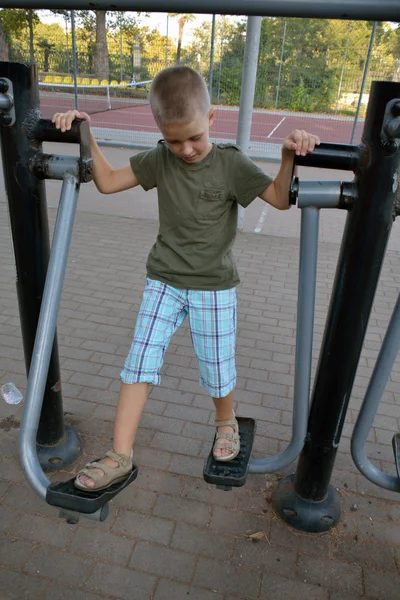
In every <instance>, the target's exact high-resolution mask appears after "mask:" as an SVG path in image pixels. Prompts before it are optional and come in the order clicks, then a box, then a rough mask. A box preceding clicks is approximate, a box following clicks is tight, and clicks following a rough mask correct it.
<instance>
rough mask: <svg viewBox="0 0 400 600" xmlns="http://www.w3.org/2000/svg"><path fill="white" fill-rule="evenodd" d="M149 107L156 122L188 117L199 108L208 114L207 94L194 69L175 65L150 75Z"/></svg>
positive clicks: (182, 119) (208, 102)
mask: <svg viewBox="0 0 400 600" xmlns="http://www.w3.org/2000/svg"><path fill="white" fill-rule="evenodd" d="M150 107H151V111H152V113H153V116H154V119H155V120H156V122H157V123H158V124H165V123H171V122H174V121H182V122H188V121H191V120H192V119H193V117H194V115H195V114H196V113H198V112H199V111H200V112H201V113H202V114H204V115H208V113H209V112H210V108H211V105H210V96H209V93H208V89H207V86H206V83H205V81H204V79H203V78H202V77H201V75H199V74H198V73H197V72H196V71H195V70H194V69H191V68H190V67H185V66H182V65H177V66H175V67H168V68H167V69H163V70H162V71H160V73H158V75H156V77H155V78H154V79H153V82H152V85H151V89H150Z"/></svg>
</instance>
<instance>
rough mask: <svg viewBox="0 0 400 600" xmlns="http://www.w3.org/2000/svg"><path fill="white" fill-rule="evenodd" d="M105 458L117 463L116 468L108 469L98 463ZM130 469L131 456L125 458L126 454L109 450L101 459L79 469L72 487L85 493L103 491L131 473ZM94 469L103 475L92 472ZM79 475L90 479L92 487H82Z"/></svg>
mask: <svg viewBox="0 0 400 600" xmlns="http://www.w3.org/2000/svg"><path fill="white" fill-rule="evenodd" d="M105 457H108V458H111V460H113V461H115V462H116V463H118V466H117V467H110V466H108V465H105V464H103V463H100V462H98V461H99V460H102V459H103V458H105ZM132 468H133V462H132V457H131V456H127V455H126V454H118V453H117V452H114V450H109V451H108V452H106V453H105V455H104V456H102V457H101V458H97V459H96V460H94V461H92V462H89V463H87V465H86V467H85V468H84V469H81V470H80V471H79V473H78V474H77V476H76V478H75V481H74V485H75V487H77V488H78V489H80V490H84V491H85V492H97V491H99V490H104V489H106V488H108V487H110V486H111V485H113V484H114V483H118V482H119V481H122V480H123V479H125V478H126V477H127V476H128V475H129V474H130V472H131V471H132ZM94 469H100V470H101V471H102V472H103V475H102V474H101V473H98V472H96V471H94ZM81 475H86V476H87V477H90V479H91V480H92V481H93V482H94V485H92V486H88V485H84V484H83V483H82V482H81V480H80V477H81Z"/></svg>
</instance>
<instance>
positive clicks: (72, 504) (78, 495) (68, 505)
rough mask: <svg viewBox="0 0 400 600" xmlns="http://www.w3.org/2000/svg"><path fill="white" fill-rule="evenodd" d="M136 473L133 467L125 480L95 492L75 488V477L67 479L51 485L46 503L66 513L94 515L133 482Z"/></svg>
mask: <svg viewBox="0 0 400 600" xmlns="http://www.w3.org/2000/svg"><path fill="white" fill-rule="evenodd" d="M138 471H139V469H138V467H136V466H134V467H133V469H132V471H131V473H130V475H128V477H127V478H126V479H124V480H123V481H119V482H118V483H114V484H113V485H111V486H110V487H108V488H107V489H105V490H99V491H97V492H85V491H84V490H79V489H78V488H76V487H75V486H74V481H75V477H74V478H73V479H68V481H60V482H58V483H51V484H50V485H49V487H48V488H47V493H46V502H47V503H48V504H51V506H57V507H59V508H64V509H66V510H67V511H75V512H78V513H84V514H92V513H95V512H96V511H98V510H99V509H101V508H102V507H103V506H104V505H105V504H107V502H109V501H110V500H112V498H114V496H116V495H117V494H119V493H120V492H122V490H123V489H125V488H126V487H127V486H128V485H129V484H130V483H132V482H133V481H135V479H136V477H137V475H138Z"/></svg>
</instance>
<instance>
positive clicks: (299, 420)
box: [249, 181, 342, 473]
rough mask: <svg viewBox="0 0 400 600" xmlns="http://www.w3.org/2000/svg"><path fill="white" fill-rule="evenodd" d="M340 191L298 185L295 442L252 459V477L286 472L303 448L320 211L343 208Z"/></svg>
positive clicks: (334, 186) (321, 184) (333, 185)
mask: <svg viewBox="0 0 400 600" xmlns="http://www.w3.org/2000/svg"><path fill="white" fill-rule="evenodd" d="M341 187H342V185H341V183H340V182H339V181H338V182H336V181H335V182H331V181H304V182H301V183H297V187H296V196H297V198H296V199H297V200H298V204H297V206H298V208H299V209H301V233H300V259H299V280H298V293H297V333H296V358H295V376H294V400H293V418H292V438H291V440H290V443H289V445H288V446H287V447H286V448H285V450H283V451H282V452H280V453H279V454H276V455H275V456H270V457H268V458H259V459H252V460H251V461H250V467H249V473H274V472H276V471H279V470H281V469H284V468H285V467H287V466H289V465H290V464H291V463H292V462H293V461H294V460H296V458H297V457H298V455H299V454H300V452H301V451H302V449H303V446H304V440H305V437H306V434H307V423H308V413H309V403H310V385H311V364H312V348H313V333H314V309H315V290H316V281H317V261H318V234H319V211H320V208H339V207H340V206H341V200H340V198H341Z"/></svg>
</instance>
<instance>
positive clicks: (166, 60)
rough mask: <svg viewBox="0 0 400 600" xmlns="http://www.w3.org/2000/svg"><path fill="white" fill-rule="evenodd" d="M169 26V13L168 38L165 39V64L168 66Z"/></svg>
mask: <svg viewBox="0 0 400 600" xmlns="http://www.w3.org/2000/svg"><path fill="white" fill-rule="evenodd" d="M168 26H169V15H168V13H167V36H166V37H167V39H166V41H165V66H166V67H168Z"/></svg>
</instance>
